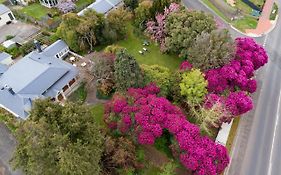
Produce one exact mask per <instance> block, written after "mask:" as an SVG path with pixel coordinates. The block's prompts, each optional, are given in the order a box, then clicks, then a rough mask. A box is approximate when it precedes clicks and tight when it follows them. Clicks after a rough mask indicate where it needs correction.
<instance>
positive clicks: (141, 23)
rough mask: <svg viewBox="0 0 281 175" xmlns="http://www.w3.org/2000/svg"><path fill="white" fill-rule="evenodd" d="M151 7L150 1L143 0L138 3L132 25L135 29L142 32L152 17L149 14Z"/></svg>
mask: <svg viewBox="0 0 281 175" xmlns="http://www.w3.org/2000/svg"><path fill="white" fill-rule="evenodd" d="M152 5H153V2H152V1H149V0H145V1H143V2H141V3H139V6H138V7H137V8H136V9H135V20H134V24H135V26H136V27H137V28H140V29H141V30H144V28H145V24H146V22H147V21H148V20H149V19H150V18H151V17H152V16H151V13H150V8H151V7H152Z"/></svg>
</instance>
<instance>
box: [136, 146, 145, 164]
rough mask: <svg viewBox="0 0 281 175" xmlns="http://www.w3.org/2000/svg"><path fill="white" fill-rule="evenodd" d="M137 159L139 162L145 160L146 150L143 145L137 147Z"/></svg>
mask: <svg viewBox="0 0 281 175" xmlns="http://www.w3.org/2000/svg"><path fill="white" fill-rule="evenodd" d="M136 159H137V161H138V162H144V161H145V152H144V150H143V148H142V147H139V148H138V149H137V152H136Z"/></svg>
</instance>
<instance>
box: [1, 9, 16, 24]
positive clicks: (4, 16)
mask: <svg viewBox="0 0 281 175" xmlns="http://www.w3.org/2000/svg"><path fill="white" fill-rule="evenodd" d="M14 20H15V16H14V15H13V13H12V11H11V10H10V9H9V8H8V7H6V6H5V5H3V4H0V27H2V26H4V25H6V24H10V23H11V22H13V21H14Z"/></svg>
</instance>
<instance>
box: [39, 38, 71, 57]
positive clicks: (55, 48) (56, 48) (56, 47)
mask: <svg viewBox="0 0 281 175" xmlns="http://www.w3.org/2000/svg"><path fill="white" fill-rule="evenodd" d="M66 48H68V45H67V44H66V43H65V42H64V41H63V40H57V41H56V42H54V43H53V44H52V45H50V46H49V47H47V48H46V49H44V55H46V56H56V54H57V53H59V52H60V51H62V50H63V49H66Z"/></svg>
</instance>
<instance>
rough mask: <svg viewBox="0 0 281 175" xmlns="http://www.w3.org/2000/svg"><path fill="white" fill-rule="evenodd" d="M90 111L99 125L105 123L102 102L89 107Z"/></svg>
mask: <svg viewBox="0 0 281 175" xmlns="http://www.w3.org/2000/svg"><path fill="white" fill-rule="evenodd" d="M91 111H92V114H93V116H94V117H95V119H96V121H97V122H98V124H100V125H101V126H105V123H104V121H103V113H104V105H103V104H97V105H94V106H92V107H91Z"/></svg>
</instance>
